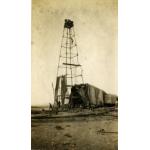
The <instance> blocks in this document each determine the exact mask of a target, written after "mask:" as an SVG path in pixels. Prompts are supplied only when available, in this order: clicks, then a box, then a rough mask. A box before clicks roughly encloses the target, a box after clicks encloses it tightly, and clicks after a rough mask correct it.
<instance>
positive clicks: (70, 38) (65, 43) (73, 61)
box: [54, 19, 83, 105]
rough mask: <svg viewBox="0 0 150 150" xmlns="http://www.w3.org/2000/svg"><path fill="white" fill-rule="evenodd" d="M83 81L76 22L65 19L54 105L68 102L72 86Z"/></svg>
mask: <svg viewBox="0 0 150 150" xmlns="http://www.w3.org/2000/svg"><path fill="white" fill-rule="evenodd" d="M82 83H83V75H82V67H81V65H80V63H79V60H78V48H77V43H76V38H75V32H74V23H73V21H71V20H69V19H65V23H64V29H63V36H62V41H61V48H60V53H59V62H58V68H57V78H56V86H55V100H54V105H55V104H58V103H59V104H60V105H64V104H67V103H68V102H69V95H70V93H71V87H72V86H73V85H75V84H82Z"/></svg>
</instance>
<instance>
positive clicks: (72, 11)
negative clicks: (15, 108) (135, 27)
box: [31, 0, 118, 150]
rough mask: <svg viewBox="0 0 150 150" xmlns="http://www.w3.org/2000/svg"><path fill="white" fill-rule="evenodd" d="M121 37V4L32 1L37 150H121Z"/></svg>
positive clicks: (34, 146) (91, 0)
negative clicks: (119, 117) (119, 83)
mask: <svg viewBox="0 0 150 150" xmlns="http://www.w3.org/2000/svg"><path fill="white" fill-rule="evenodd" d="M117 38H118V1H117V0H72V1H70V0H63V1H61V0H32V15H31V40H32V42H31V149H32V150H117V149H118V86H117V85H118V76H117V71H118V68H117V66H118V62H117V59H118V58H117V48H118V47H117V45H118V41H117Z"/></svg>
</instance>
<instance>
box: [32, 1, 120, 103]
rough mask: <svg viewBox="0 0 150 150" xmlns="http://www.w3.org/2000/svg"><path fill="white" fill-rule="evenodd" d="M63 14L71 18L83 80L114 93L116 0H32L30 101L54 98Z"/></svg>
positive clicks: (115, 81)
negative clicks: (53, 87)
mask: <svg viewBox="0 0 150 150" xmlns="http://www.w3.org/2000/svg"><path fill="white" fill-rule="evenodd" d="M66 18H67V19H72V20H73V21H74V29H75V33H76V40H77V44H78V50H79V61H80V64H82V66H83V76H84V82H85V83H89V84H92V85H94V86H97V87H98V88H100V89H103V90H105V91H106V92H108V93H112V94H117V0H32V105H45V104H48V103H49V102H53V100H54V98H53V90H52V85H51V84H52V82H53V83H54V84H55V80H56V72H57V65H58V57H59V50H60V45H61V38H62V32H63V25H64V19H66Z"/></svg>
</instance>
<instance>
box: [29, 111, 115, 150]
mask: <svg viewBox="0 0 150 150" xmlns="http://www.w3.org/2000/svg"><path fill="white" fill-rule="evenodd" d="M31 143H32V145H31V147H32V150H117V149H118V117H117V112H115V111H114V112H111V113H107V114H104V115H95V116H86V117H78V116H77V117H72V118H63V117H62V118H61V117H60V118H51V119H50V118H49V119H32V128H31Z"/></svg>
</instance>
